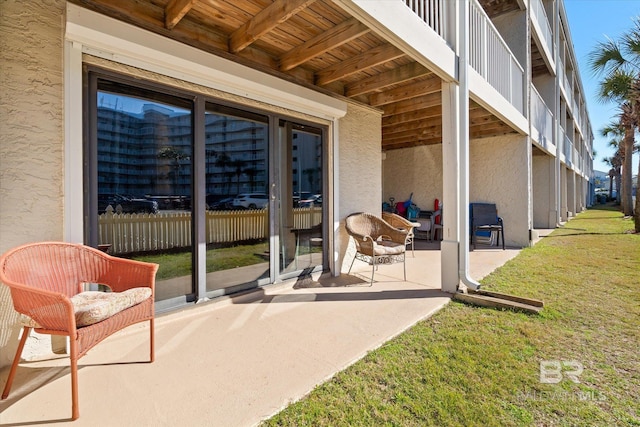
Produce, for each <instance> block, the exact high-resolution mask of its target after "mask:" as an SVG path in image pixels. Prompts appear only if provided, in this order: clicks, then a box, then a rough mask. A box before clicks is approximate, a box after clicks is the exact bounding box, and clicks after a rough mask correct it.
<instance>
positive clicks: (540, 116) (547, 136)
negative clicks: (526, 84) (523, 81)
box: [531, 85, 553, 147]
mask: <svg viewBox="0 0 640 427" xmlns="http://www.w3.org/2000/svg"><path fill="white" fill-rule="evenodd" d="M531 94H532V96H531V121H532V123H533V126H534V127H535V128H536V130H537V131H538V134H539V135H540V141H538V142H539V143H540V145H542V146H543V147H548V146H549V144H551V143H553V113H551V110H550V109H549V107H547V104H546V103H545V102H544V100H543V99H542V97H541V96H540V94H539V93H538V91H537V90H536V88H535V87H534V86H533V85H532V86H531Z"/></svg>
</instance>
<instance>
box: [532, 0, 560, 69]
mask: <svg viewBox="0 0 640 427" xmlns="http://www.w3.org/2000/svg"><path fill="white" fill-rule="evenodd" d="M530 9H531V14H530V16H531V24H532V25H531V27H532V36H533V39H534V43H535V48H536V50H537V54H538V55H539V56H540V57H541V59H542V60H543V61H544V63H545V64H546V66H547V67H548V69H549V70H550V71H552V72H553V71H554V70H555V57H554V55H555V49H554V46H555V44H554V41H553V31H552V30H551V24H550V22H549V18H548V16H547V12H546V11H545V7H544V4H543V3H542V0H531V2H530ZM533 54H534V52H532V55H533Z"/></svg>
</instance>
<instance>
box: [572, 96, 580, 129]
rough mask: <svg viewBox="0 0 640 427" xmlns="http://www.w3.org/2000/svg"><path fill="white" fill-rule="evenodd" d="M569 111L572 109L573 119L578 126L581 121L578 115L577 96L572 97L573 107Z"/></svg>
mask: <svg viewBox="0 0 640 427" xmlns="http://www.w3.org/2000/svg"><path fill="white" fill-rule="evenodd" d="M571 111H573V121H575V122H576V123H577V124H578V126H580V124H581V123H582V121H581V116H580V107H579V106H578V102H577V98H576V97H575V96H574V97H573V109H572V110H571Z"/></svg>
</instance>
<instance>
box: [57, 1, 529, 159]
mask: <svg viewBox="0 0 640 427" xmlns="http://www.w3.org/2000/svg"><path fill="white" fill-rule="evenodd" d="M482 2H484V3H486V4H484V3H482V4H483V5H484V7H485V8H486V7H487V5H489V4H491V2H489V1H487V0H482ZM512 3H513V4H516V5H517V2H516V1H515V0H514V1H513V2H512ZM68 4H71V5H72V6H74V8H73V10H72V11H71V12H72V13H70V16H71V20H72V23H73V20H74V19H76V18H74V16H76V15H78V16H80V15H89V14H90V13H92V14H93V15H91V16H92V17H93V18H95V17H97V16H100V15H106V16H108V17H110V18H113V20H114V21H124V23H125V24H128V25H131V26H133V28H135V29H137V30H138V31H121V32H120V33H119V34H120V35H119V37H124V38H127V42H128V43H126V44H125V43H109V42H108V41H107V40H95V39H87V37H88V36H90V37H98V35H97V34H100V33H96V32H95V31H91V26H90V24H86V25H87V27H86V28H87V30H86V31H85V32H84V33H82V34H81V36H78V35H77V34H76V33H77V32H79V31H81V28H80V27H79V26H78V25H71V26H67V34H66V37H67V39H68V40H71V41H75V42H76V43H77V45H83V46H84V44H85V43H88V44H89V45H90V46H89V48H88V50H85V48H84V47H83V50H84V51H85V52H90V53H95V54H98V55H100V52H102V51H104V46H105V44H106V45H108V46H109V51H110V52H113V53H114V54H113V55H110V56H108V58H127V57H128V56H129V57H130V56H131V53H130V52H127V51H125V50H124V49H129V48H131V46H139V45H140V46H142V49H140V51H144V52H145V54H146V53H147V52H149V49H148V46H147V45H146V44H145V43H148V40H150V39H151V38H150V37H147V36H146V35H143V34H142V31H144V32H152V33H155V36H156V37H157V36H160V37H162V38H163V39H166V40H167V42H166V43H158V44H157V45H156V46H159V47H154V49H156V50H155V52H157V53H158V55H157V56H155V57H149V58H146V60H147V61H148V62H149V63H152V64H154V67H158V68H159V69H162V67H165V68H166V67H169V68H172V69H173V68H179V70H178V71H179V72H180V75H182V76H193V81H194V82H200V81H203V80H215V79H217V78H218V75H220V76H222V75H223V73H211V72H210V69H207V67H208V66H209V65H207V64H210V63H215V64H222V65H220V66H222V67H227V68H229V69H232V67H231V65H228V64H231V63H235V64H240V66H242V67H245V68H246V67H248V68H252V69H254V70H259V71H260V72H263V73H264V74H265V76H268V78H269V79H273V80H270V82H271V84H269V85H266V84H263V86H264V88H262V89H263V90H268V91H270V92H278V91H279V95H278V96H280V98H278V97H277V96H271V97H270V99H276V98H277V102H279V104H277V105H279V106H285V107H287V108H293V109H296V110H300V111H302V112H306V111H307V110H308V109H309V108H310V106H313V105H315V104H313V98H314V94H318V93H320V94H324V95H327V94H328V95H335V96H336V98H342V97H346V98H349V99H352V100H353V101H355V102H357V103H362V104H365V105H369V106H372V107H374V108H377V109H380V110H382V115H383V117H382V132H381V133H382V138H383V139H382V149H383V150H385V149H395V148H405V147H411V146H416V145H425V144H436V143H440V142H441V141H442V106H441V104H442V94H441V89H442V85H443V83H444V82H455V81H456V80H457V79H458V75H457V74H458V73H457V68H458V65H457V57H456V53H455V50H454V48H453V46H454V45H455V43H454V40H455V38H456V35H457V32H458V30H459V28H458V27H457V26H456V21H457V19H458V14H457V12H456V10H457V9H456V8H457V7H458V6H459V5H460V4H462V3H460V2H455V1H450V0H376V1H371V0H331V1H328V0H274V1H271V2H266V3H265V2H264V1H261V0H246V1H244V2H243V7H242V8H241V9H239V8H238V7H237V6H236V2H234V1H232V0H220V1H217V2H216V6H215V7H214V6H212V5H211V2H208V1H205V0H194V1H189V2H176V1H170V0H123V1H118V2H113V1H109V0H92V1H91V2H85V1H81V0H70V1H69V3H68ZM75 4H77V5H78V6H75ZM81 10H84V11H87V12H81ZM471 14H472V16H471V17H470V18H471V25H470V27H469V28H468V30H469V37H470V44H471V46H470V52H471V57H472V60H471V64H470V65H471V69H472V70H473V73H472V74H473V78H472V79H471V81H470V85H469V87H470V92H471V97H472V100H473V101H474V102H472V104H471V107H470V110H471V111H470V116H471V117H482V120H479V121H478V124H476V123H475V122H474V121H472V122H471V124H470V129H469V130H470V135H471V137H472V138H479V137H487V136H493V135H503V134H505V133H513V132H520V133H526V132H528V123H527V121H526V119H525V118H524V114H523V112H524V111H525V110H524V94H525V90H524V89H525V88H524V86H525V84H524V82H525V74H524V71H523V69H522V67H521V66H520V65H519V63H518V61H517V60H516V57H515V56H514V55H513V53H512V52H511V51H510V50H509V47H508V45H507V43H505V41H504V40H503V39H502V37H501V36H500V34H499V32H498V31H497V30H496V28H495V27H494V26H493V25H492V22H491V19H489V17H488V16H487V14H486V13H485V11H484V9H483V6H481V3H478V1H476V0H474V1H473V2H472V5H471ZM78 20H79V18H78ZM86 22H95V19H93V20H92V19H91V18H89V19H86ZM110 27H114V26H113V25H111V26H108V25H107V26H105V28H110ZM106 31H108V30H106ZM122 34H124V35H122ZM145 34H146V33H145ZM203 34H206V35H207V36H206V37H202V35H203ZM91 44H92V45H91ZM145 49H146V50H145ZM194 50H197V51H198V52H199V53H198V54H196V53H194ZM154 55H155V54H154ZM198 55H199V56H198ZM206 55H213V56H214V57H216V58H222V59H215V60H210V59H209V58H207V57H206ZM176 58H179V59H180V60H175V59H176ZM193 58H204V59H205V60H204V61H202V62H199V61H198V60H195V59H193ZM143 60H145V58H141V57H138V56H136V57H134V58H133V59H132V62H136V61H143ZM225 61H226V62H225ZM233 69H234V70H237V69H238V68H237V67H236V68H233ZM227 75H228V76H229V77H228V79H235V78H237V77H238V76H237V73H235V74H233V73H231V72H227ZM252 81H254V82H255V79H254V80H252ZM282 82H286V84H290V83H294V84H296V85H298V87H300V88H303V90H300V91H295V92H296V93H292V91H290V90H289V91H287V90H285V89H282V88H281V86H284V85H285V83H282ZM255 84H256V85H259V84H261V82H256V83H255ZM224 85H225V87H229V84H228V83H227V82H225V83H224ZM231 88H232V89H233V87H231ZM238 92H239V93H241V94H243V95H242V96H246V95H245V94H247V93H248V92H247V91H246V89H242V90H238ZM299 94H304V95H299ZM505 111H507V113H508V114H507V113H505ZM509 115H511V116H509Z"/></svg>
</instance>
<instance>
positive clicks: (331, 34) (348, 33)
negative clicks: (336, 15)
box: [280, 18, 371, 71]
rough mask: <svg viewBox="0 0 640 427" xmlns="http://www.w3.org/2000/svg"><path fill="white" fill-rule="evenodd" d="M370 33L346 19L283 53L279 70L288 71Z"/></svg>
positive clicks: (365, 28) (361, 25)
mask: <svg viewBox="0 0 640 427" xmlns="http://www.w3.org/2000/svg"><path fill="white" fill-rule="evenodd" d="M370 31H371V30H369V28H367V27H366V26H365V25H363V24H361V23H360V22H359V21H358V20H357V19H355V18H350V19H347V20H346V21H344V22H342V23H340V24H338V25H336V26H335V27H333V28H331V29H330V30H328V31H325V32H324V33H321V34H318V35H317V36H315V37H313V38H311V39H309V40H308V41H306V42H305V43H303V44H301V45H299V46H296V47H295V48H293V49H291V50H290V51H288V52H286V53H284V54H283V55H282V56H281V57H280V70H281V71H289V70H291V69H292V68H295V67H297V66H298V65H300V64H303V63H305V62H307V61H309V60H310V59H312V58H315V57H316V56H319V55H322V54H323V53H325V52H328V51H330V50H332V49H335V48H337V47H339V46H342V45H343V44H345V43H349V42H350V41H352V40H354V39H357V38H358V37H360V36H362V35H364V34H367V33H368V32H370Z"/></svg>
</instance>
